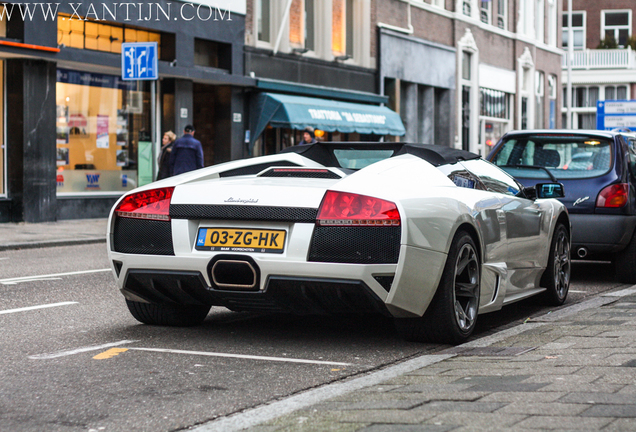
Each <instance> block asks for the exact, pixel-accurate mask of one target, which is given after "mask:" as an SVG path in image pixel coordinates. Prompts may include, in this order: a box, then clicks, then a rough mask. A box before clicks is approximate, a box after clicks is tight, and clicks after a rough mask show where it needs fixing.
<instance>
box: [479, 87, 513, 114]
mask: <svg viewBox="0 0 636 432" xmlns="http://www.w3.org/2000/svg"><path fill="white" fill-rule="evenodd" d="M479 99H480V106H481V108H480V115H482V116H485V117H492V118H499V119H510V106H509V95H508V93H505V92H502V91H499V90H492V89H487V88H483V87H482V88H480V89H479Z"/></svg>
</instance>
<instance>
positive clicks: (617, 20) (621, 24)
mask: <svg viewBox="0 0 636 432" xmlns="http://www.w3.org/2000/svg"><path fill="white" fill-rule="evenodd" d="M601 15H602V16H603V18H602V21H601V27H602V28H601V35H603V37H604V38H605V39H606V40H607V39H613V40H614V41H616V42H617V43H618V46H619V47H625V46H626V45H627V39H628V38H629V36H630V33H631V21H632V13H631V11H629V10H625V11H602V12H601Z"/></svg>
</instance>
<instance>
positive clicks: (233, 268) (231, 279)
mask: <svg viewBox="0 0 636 432" xmlns="http://www.w3.org/2000/svg"><path fill="white" fill-rule="evenodd" d="M210 273H211V275H212V282H214V284H215V285H216V287H217V288H219V289H230V290H232V289H238V290H258V286H257V282H258V276H257V274H258V273H257V271H256V269H255V268H254V266H253V265H252V263H250V262H248V261H244V260H240V259H237V260H227V259H220V260H218V261H216V262H215V263H214V265H213V266H212V269H211V271H210Z"/></svg>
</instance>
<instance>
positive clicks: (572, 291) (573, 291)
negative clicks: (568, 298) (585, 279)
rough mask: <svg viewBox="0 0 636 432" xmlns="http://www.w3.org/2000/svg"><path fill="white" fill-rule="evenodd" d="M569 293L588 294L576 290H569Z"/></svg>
mask: <svg viewBox="0 0 636 432" xmlns="http://www.w3.org/2000/svg"><path fill="white" fill-rule="evenodd" d="M568 292H571V293H577V294H581V293H586V292H587V291H576V290H569V291H568Z"/></svg>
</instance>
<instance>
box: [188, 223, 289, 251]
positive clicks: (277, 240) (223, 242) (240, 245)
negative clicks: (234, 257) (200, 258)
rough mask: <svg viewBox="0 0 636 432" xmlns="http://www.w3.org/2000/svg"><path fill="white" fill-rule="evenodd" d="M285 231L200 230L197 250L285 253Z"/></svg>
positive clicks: (248, 229) (246, 229)
mask: <svg viewBox="0 0 636 432" xmlns="http://www.w3.org/2000/svg"><path fill="white" fill-rule="evenodd" d="M286 235H287V232H286V231H284V230H262V229H250V228H245V229H236V228H199V235H198V236H197V243H196V246H195V249H196V250H200V251H223V252H265V253H283V250H284V249H285V236H286Z"/></svg>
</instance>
